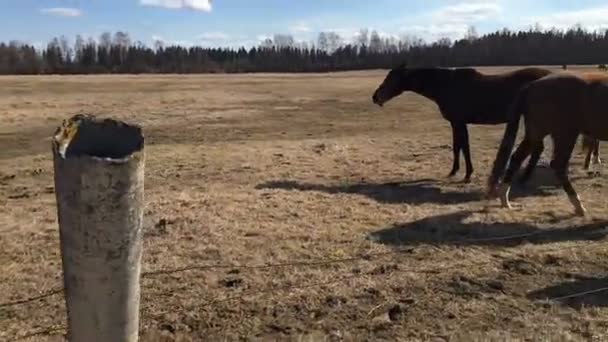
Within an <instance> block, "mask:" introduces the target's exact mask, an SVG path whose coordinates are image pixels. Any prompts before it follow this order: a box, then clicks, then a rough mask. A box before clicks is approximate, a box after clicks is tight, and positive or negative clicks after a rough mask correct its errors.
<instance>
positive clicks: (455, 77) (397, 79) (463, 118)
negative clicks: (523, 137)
mask: <svg viewBox="0 0 608 342" xmlns="http://www.w3.org/2000/svg"><path fill="white" fill-rule="evenodd" d="M550 73H551V71H549V70H546V69H542V68H523V69H519V70H516V71H511V72H507V73H502V74H498V75H487V74H482V73H480V72H478V71H476V70H475V69H472V68H457V69H448V68H414V69H410V68H407V67H405V66H400V67H397V68H395V69H393V70H391V71H390V72H389V73H388V75H387V76H386V78H385V79H384V81H383V82H382V84H381V85H380V86H379V87H378V89H377V90H376V91H375V92H374V95H373V97H372V99H373V101H374V103H375V104H377V105H379V106H382V105H384V104H385V103H386V102H387V101H389V100H391V99H392V98H394V97H396V96H398V95H400V94H401V93H403V92H405V91H413V92H415V93H418V94H420V95H422V96H424V97H426V98H428V99H430V100H432V101H434V102H435V103H436V104H437V106H438V107H439V110H440V111H441V115H442V116H443V117H444V118H445V119H446V120H448V121H449V122H450V124H451V126H452V149H453V153H454V160H453V164H452V170H451V171H450V173H449V177H452V176H454V175H455V174H456V173H457V172H458V170H459V169H460V151H461V150H462V152H463V154H464V158H465V163H466V176H465V182H469V181H470V180H471V175H472V174H473V163H472V161H471V152H470V148H469V133H468V130H467V124H480V125H497V124H501V123H506V122H507V110H508V108H509V104H510V103H511V102H512V101H513V99H514V98H515V95H516V94H517V91H518V90H519V89H520V88H521V87H522V86H523V85H526V84H528V83H529V82H532V81H534V80H537V79H539V78H541V77H543V76H546V75H548V74H550ZM541 153H542V149H540V150H539V151H535V153H534V154H533V155H532V157H531V158H530V162H529V164H528V170H526V173H525V175H524V176H523V177H522V180H526V179H527V178H528V177H529V175H530V174H531V173H532V169H533V168H534V166H535V165H536V164H537V163H538V159H539V158H540V155H541Z"/></svg>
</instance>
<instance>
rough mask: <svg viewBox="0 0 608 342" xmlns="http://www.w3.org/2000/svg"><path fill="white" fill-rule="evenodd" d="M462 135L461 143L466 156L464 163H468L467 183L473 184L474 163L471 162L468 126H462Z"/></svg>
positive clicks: (460, 129) (465, 179) (465, 180)
mask: <svg viewBox="0 0 608 342" xmlns="http://www.w3.org/2000/svg"><path fill="white" fill-rule="evenodd" d="M459 131H460V133H461V134H462V135H461V137H460V139H461V140H460V141H461V143H462V153H463V154H464V161H465V163H466V168H467V170H466V175H465V177H464V182H465V183H470V182H471V175H473V162H472V161H471V148H470V146H469V130H468V129H467V125H466V124H462V125H461V127H460V128H459Z"/></svg>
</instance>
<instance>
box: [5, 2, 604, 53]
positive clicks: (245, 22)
mask: <svg viewBox="0 0 608 342" xmlns="http://www.w3.org/2000/svg"><path fill="white" fill-rule="evenodd" d="M536 22H538V23H539V24H541V26H542V27H544V28H550V27H558V28H567V27H571V26H573V25H575V24H581V25H582V26H583V27H587V28H590V29H603V28H605V29H608V3H607V2H606V1H605V0H577V1H572V0H487V1H480V0H373V1H370V0H213V1H212V0H63V1H58V0H37V1H35V0H0V23H2V24H1V25H2V28H3V29H2V30H0V40H2V41H8V40H12V39H16V40H20V41H24V42H28V43H32V44H36V45H40V44H43V43H46V42H47V41H49V40H50V39H51V38H52V37H54V36H60V35H66V36H68V37H69V38H71V39H73V37H74V36H75V35H76V34H82V35H84V36H92V37H95V38H97V37H98V36H99V35H100V34H101V33H102V32H104V31H110V32H115V31H118V30H123V31H127V32H128V33H129V34H130V35H131V36H132V37H133V39H136V40H141V41H143V42H145V43H147V44H151V43H152V42H153V41H154V40H155V39H162V40H164V41H166V42H169V43H179V44H184V45H193V44H196V45H204V46H240V45H245V46H251V45H252V44H257V43H258V42H259V40H260V39H263V38H264V37H267V36H271V35H272V34H274V33H287V34H292V35H293V36H294V37H295V38H296V39H297V40H303V41H311V40H313V39H314V38H315V37H316V36H317V34H318V32H320V31H330V30H332V31H335V32H338V33H340V34H341V35H342V36H343V37H345V38H346V40H349V39H352V38H353V37H354V36H355V34H356V32H357V31H358V30H359V29H360V28H369V29H370V30H371V29H376V30H378V31H379V32H381V33H382V34H383V35H396V36H399V35H401V34H403V33H407V34H410V35H416V36H418V37H421V38H423V39H425V40H427V41H432V40H435V39H438V38H441V37H449V38H452V39H455V38H460V37H462V35H463V34H464V32H466V30H467V27H468V26H469V25H474V26H475V27H476V28H477V31H478V32H479V33H485V32H489V31H494V30H497V29H501V28H503V27H508V28H510V29H526V28H528V27H530V26H531V25H533V24H534V23H536Z"/></svg>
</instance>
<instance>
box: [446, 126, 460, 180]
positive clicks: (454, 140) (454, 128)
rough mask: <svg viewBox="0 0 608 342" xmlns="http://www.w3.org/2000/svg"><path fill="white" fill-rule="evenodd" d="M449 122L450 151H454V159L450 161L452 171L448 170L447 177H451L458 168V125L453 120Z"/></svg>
mask: <svg viewBox="0 0 608 342" xmlns="http://www.w3.org/2000/svg"><path fill="white" fill-rule="evenodd" d="M450 124H451V125H452V151H453V152H454V160H453V163H452V171H450V174H449V175H448V177H453V176H454V175H456V173H457V172H458V170H459V169H460V148H461V140H460V134H459V126H457V124H456V123H454V122H450Z"/></svg>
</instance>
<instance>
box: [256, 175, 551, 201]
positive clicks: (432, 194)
mask: <svg viewBox="0 0 608 342" xmlns="http://www.w3.org/2000/svg"><path fill="white" fill-rule="evenodd" d="M536 182H538V181H536ZM538 184H540V183H538ZM538 184H537V183H535V185H534V186H530V187H529V188H525V189H521V188H520V187H518V186H514V187H513V190H512V192H511V195H510V196H511V198H518V197H524V196H549V195H552V194H554V190H555V188H554V187H551V186H548V187H539V186H538ZM452 185H454V184H453V183H452V184H451V183H444V182H440V181H438V180H434V179H420V180H413V181H404V182H388V183H367V182H361V183H355V184H337V185H325V184H314V183H302V182H297V181H291V180H285V181H270V182H266V183H262V184H259V185H257V186H256V187H255V188H256V189H258V190H260V189H281V190H289V191H316V192H324V193H327V194H332V195H333V194H356V195H362V196H366V197H368V198H370V199H373V200H375V201H377V202H380V203H385V204H412V205H420V204H428V203H432V204H442V205H444V204H458V203H470V202H478V201H482V200H484V199H485V194H484V193H483V192H482V191H479V190H472V191H471V190H464V189H463V190H454V189H449V188H450V187H451V186H452ZM446 186H447V187H446Z"/></svg>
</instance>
